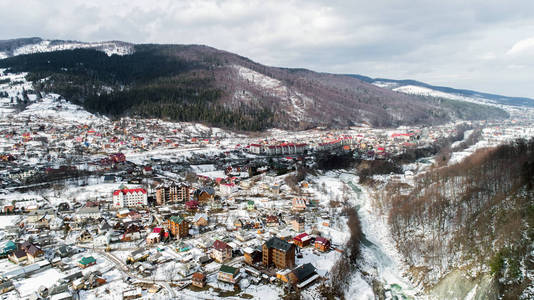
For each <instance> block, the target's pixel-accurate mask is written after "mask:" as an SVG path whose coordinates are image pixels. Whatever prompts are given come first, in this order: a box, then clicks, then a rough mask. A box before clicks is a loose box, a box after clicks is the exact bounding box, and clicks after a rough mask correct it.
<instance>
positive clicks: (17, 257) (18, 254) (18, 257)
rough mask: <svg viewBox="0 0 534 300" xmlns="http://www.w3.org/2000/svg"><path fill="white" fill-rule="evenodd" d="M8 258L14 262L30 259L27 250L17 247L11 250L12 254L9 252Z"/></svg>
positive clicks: (18, 262)
mask: <svg viewBox="0 0 534 300" xmlns="http://www.w3.org/2000/svg"><path fill="white" fill-rule="evenodd" d="M8 258H9V260H11V261H12V262H14V263H16V264H20V263H21V262H23V261H25V260H27V259H28V254H26V251H24V250H22V249H17V250H15V251H13V252H11V254H9V256H8Z"/></svg>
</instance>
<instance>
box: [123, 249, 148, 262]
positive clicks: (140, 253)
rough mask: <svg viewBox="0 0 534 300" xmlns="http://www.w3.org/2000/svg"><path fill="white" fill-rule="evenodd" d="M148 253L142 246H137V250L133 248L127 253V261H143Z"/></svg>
mask: <svg viewBox="0 0 534 300" xmlns="http://www.w3.org/2000/svg"><path fill="white" fill-rule="evenodd" d="M149 255H150V253H149V252H148V251H146V250H145V249H144V248H139V249H137V250H134V251H132V252H130V254H129V255H128V258H127V261H129V262H130V263H134V262H138V261H144V260H146V259H147V258H148V256H149Z"/></svg>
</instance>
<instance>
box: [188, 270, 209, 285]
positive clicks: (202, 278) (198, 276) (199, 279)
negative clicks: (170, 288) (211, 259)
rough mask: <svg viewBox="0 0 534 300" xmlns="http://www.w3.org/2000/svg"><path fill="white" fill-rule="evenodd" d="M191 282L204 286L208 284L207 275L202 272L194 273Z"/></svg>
mask: <svg viewBox="0 0 534 300" xmlns="http://www.w3.org/2000/svg"><path fill="white" fill-rule="evenodd" d="M191 283H192V284H193V286H196V287H199V288H203V287H204V286H205V285H206V275H204V274H202V273H200V272H195V273H193V276H192V277H191Z"/></svg>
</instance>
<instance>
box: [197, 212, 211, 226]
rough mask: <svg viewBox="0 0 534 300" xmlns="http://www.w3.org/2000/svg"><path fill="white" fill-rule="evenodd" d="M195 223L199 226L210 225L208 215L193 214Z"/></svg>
mask: <svg viewBox="0 0 534 300" xmlns="http://www.w3.org/2000/svg"><path fill="white" fill-rule="evenodd" d="M193 224H194V225H195V226H198V227H202V226H208V215H207V214H204V213H197V214H195V215H194V216H193Z"/></svg>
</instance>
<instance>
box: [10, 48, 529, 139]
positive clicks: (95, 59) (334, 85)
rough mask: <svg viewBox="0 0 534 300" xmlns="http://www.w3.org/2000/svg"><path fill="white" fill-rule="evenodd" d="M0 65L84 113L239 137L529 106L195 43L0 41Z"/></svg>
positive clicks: (472, 116)
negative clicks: (192, 125) (192, 124)
mask: <svg viewBox="0 0 534 300" xmlns="http://www.w3.org/2000/svg"><path fill="white" fill-rule="evenodd" d="M0 58H2V59H0V68H8V69H10V70H11V71H13V72H28V73H29V74H28V76H27V78H28V79H29V80H31V81H33V82H34V86H35V88H36V89H39V90H44V91H47V92H55V93H58V94H60V95H62V96H64V97H66V98H67V99H68V100H70V101H72V102H74V103H77V104H81V105H83V106H84V107H85V108H86V109H87V110H89V111H91V112H93V113H101V114H105V115H108V116H111V117H120V116H124V115H131V116H139V117H157V118H162V119H170V120H177V121H196V122H202V123H205V124H208V125H215V126H221V127H226V128H232V129H241V130H263V129H266V128H272V127H278V128H286V129H306V128H310V127H315V126H328V127H344V126H350V125H368V126H378V127H387V126H399V125H411V124H440V123H445V122H448V121H453V120H480V119H502V118H506V117H508V114H507V113H506V112H505V111H504V110H502V109H500V108H498V107H495V105H481V104H485V103H486V104H506V105H519V106H521V105H523V106H531V105H530V101H532V100H530V99H526V98H509V97H503V96H497V95H490V94H484V93H477V92H472V91H463V90H454V89H450V88H442V87H433V86H430V85H427V84H424V83H419V82H416V81H395V80H388V79H372V78H369V77H365V76H360V75H336V74H327V73H317V72H313V71H310V70H305V69H288V68H276V67H269V66H265V65H261V64H259V63H256V62H253V61H251V60H250V59H247V58H245V57H242V56H239V55H236V54H233V53H229V52H226V51H221V50H217V49H214V48H211V47H207V46H201V45H157V44H137V45H136V44H130V43H125V42H119V41H111V42H98V43H85V42H78V41H60V40H43V39H41V38H25V39H14V40H4V41H0ZM414 87H415V88H414ZM422 88H425V89H428V90H421V89H422ZM437 92H440V93H444V94H436V93H437ZM438 97H439V98H438Z"/></svg>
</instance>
